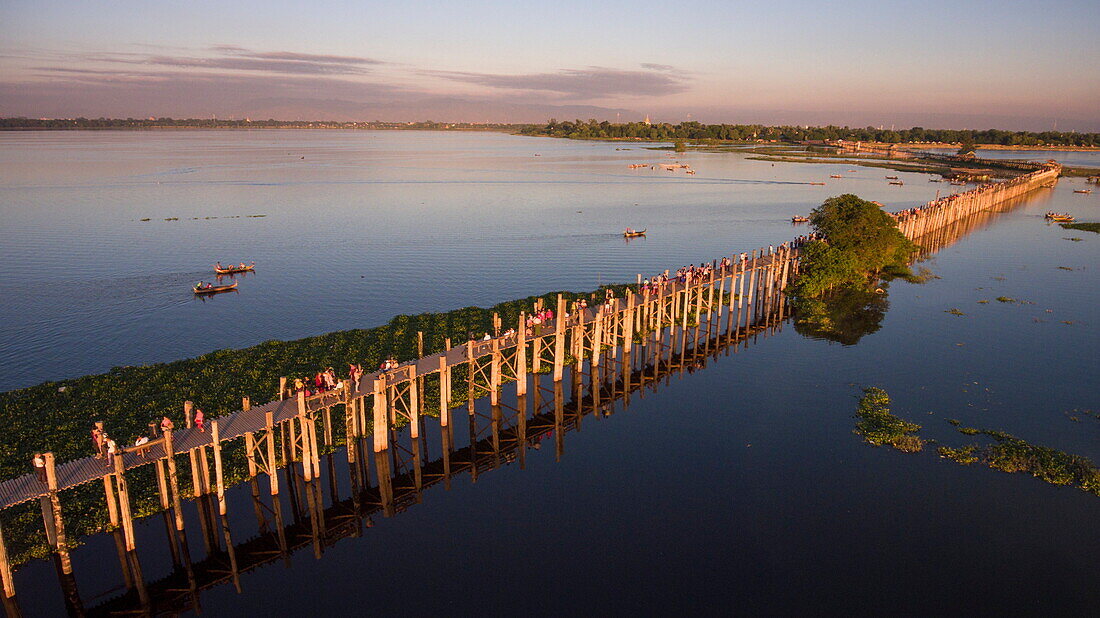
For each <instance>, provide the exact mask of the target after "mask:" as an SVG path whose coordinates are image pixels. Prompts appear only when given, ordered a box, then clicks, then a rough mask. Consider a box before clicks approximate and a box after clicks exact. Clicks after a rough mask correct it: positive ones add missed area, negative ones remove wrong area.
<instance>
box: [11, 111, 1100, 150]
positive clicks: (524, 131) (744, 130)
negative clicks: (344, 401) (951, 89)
mask: <svg viewBox="0 0 1100 618" xmlns="http://www.w3.org/2000/svg"><path fill="white" fill-rule="evenodd" d="M164 128H195V129H406V130H420V131H424V130H434V131H448V130H450V131H508V132H512V133H518V134H520V135H537V136H547V137H568V138H573V139H633V138H637V139H644V140H652V141H676V140H689V141H691V142H694V143H710V142H714V143H717V142H758V141H764V142H772V141H774V142H803V141H822V140H838V139H844V140H851V141H860V142H885V143H889V144H903V143H929V142H943V143H952V144H958V143H963V144H998V145H1004V146H1044V145H1051V146H1096V147H1100V133H1075V132H1065V131H1042V132H1033V131H1003V130H1000V129H987V130H984V131H975V130H969V129H962V130H957V129H925V128H923V127H913V128H911V129H899V130H894V129H876V128H874V127H865V128H852V127H838V126H834V125H829V126H825V127H799V126H775V127H770V126H766V125H762V124H703V123H701V122H681V123H680V124H669V123H657V124H646V123H644V122H626V123H611V122H608V121H606V120H604V121H602V122H600V121H597V120H587V121H584V120H573V121H564V122H558V121H557V120H554V119H551V120H550V121H549V122H547V123H546V124H543V125H536V124H505V123H476V122H435V121H432V120H425V121H422V122H382V121H379V120H374V121H371V122H350V121H334V120H274V119H271V118H269V119H267V120H251V119H244V120H232V119H217V118H0V131H2V130H20V129H164Z"/></svg>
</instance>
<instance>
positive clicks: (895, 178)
mask: <svg viewBox="0 0 1100 618" xmlns="http://www.w3.org/2000/svg"><path fill="white" fill-rule="evenodd" d="M897 179H898V177H897V176H887V177H886V180H897Z"/></svg>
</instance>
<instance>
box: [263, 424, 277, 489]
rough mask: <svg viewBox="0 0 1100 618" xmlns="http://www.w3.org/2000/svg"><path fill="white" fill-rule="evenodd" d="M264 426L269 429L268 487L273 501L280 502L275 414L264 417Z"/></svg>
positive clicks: (267, 437) (267, 439) (267, 438)
mask: <svg viewBox="0 0 1100 618" xmlns="http://www.w3.org/2000/svg"><path fill="white" fill-rule="evenodd" d="M264 425H265V427H266V428H267V431H266V433H267V436H266V437H265V438H264V439H265V440H266V441H267V462H266V463H267V469H266V470H265V472H266V473H267V476H268V485H269V487H270V493H271V497H272V500H278V495H279V470H278V468H276V467H275V414H274V413H273V412H267V413H266V414H265V415H264Z"/></svg>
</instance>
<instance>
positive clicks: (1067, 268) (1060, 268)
mask: <svg viewBox="0 0 1100 618" xmlns="http://www.w3.org/2000/svg"><path fill="white" fill-rule="evenodd" d="M1058 269H1059V270H1073V269H1072V268H1070V267H1069V266H1059V267H1058Z"/></svg>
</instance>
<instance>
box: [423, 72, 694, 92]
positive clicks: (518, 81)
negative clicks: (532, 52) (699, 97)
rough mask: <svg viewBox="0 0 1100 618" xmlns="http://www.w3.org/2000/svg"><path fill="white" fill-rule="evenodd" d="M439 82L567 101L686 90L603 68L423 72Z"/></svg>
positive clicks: (679, 81)
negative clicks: (552, 96) (508, 72)
mask: <svg viewBox="0 0 1100 618" xmlns="http://www.w3.org/2000/svg"><path fill="white" fill-rule="evenodd" d="M424 73H425V74H428V75H432V76H435V77H441V78H443V79H449V80H454V81H460V82H467V83H472V84H478V85H481V86H488V87H491V88H501V89H505V90H520V91H527V92H544V93H547V92H548V93H556V94H558V95H559V96H561V97H562V98H565V99H571V100H589V99H602V98H608V97H617V96H649V97H653V96H662V95H667V94H676V93H679V92H683V91H685V90H687V89H688V84H687V79H686V78H684V77H680V76H676V75H668V74H667V72H665V71H664V70H663V69H662V70H661V71H654V70H648V71H629V70H623V69H610V68H606V67H588V68H584V69H562V70H561V71H558V72H556V73H527V74H519V75H500V74H493V73H471V72H463V71H424Z"/></svg>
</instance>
